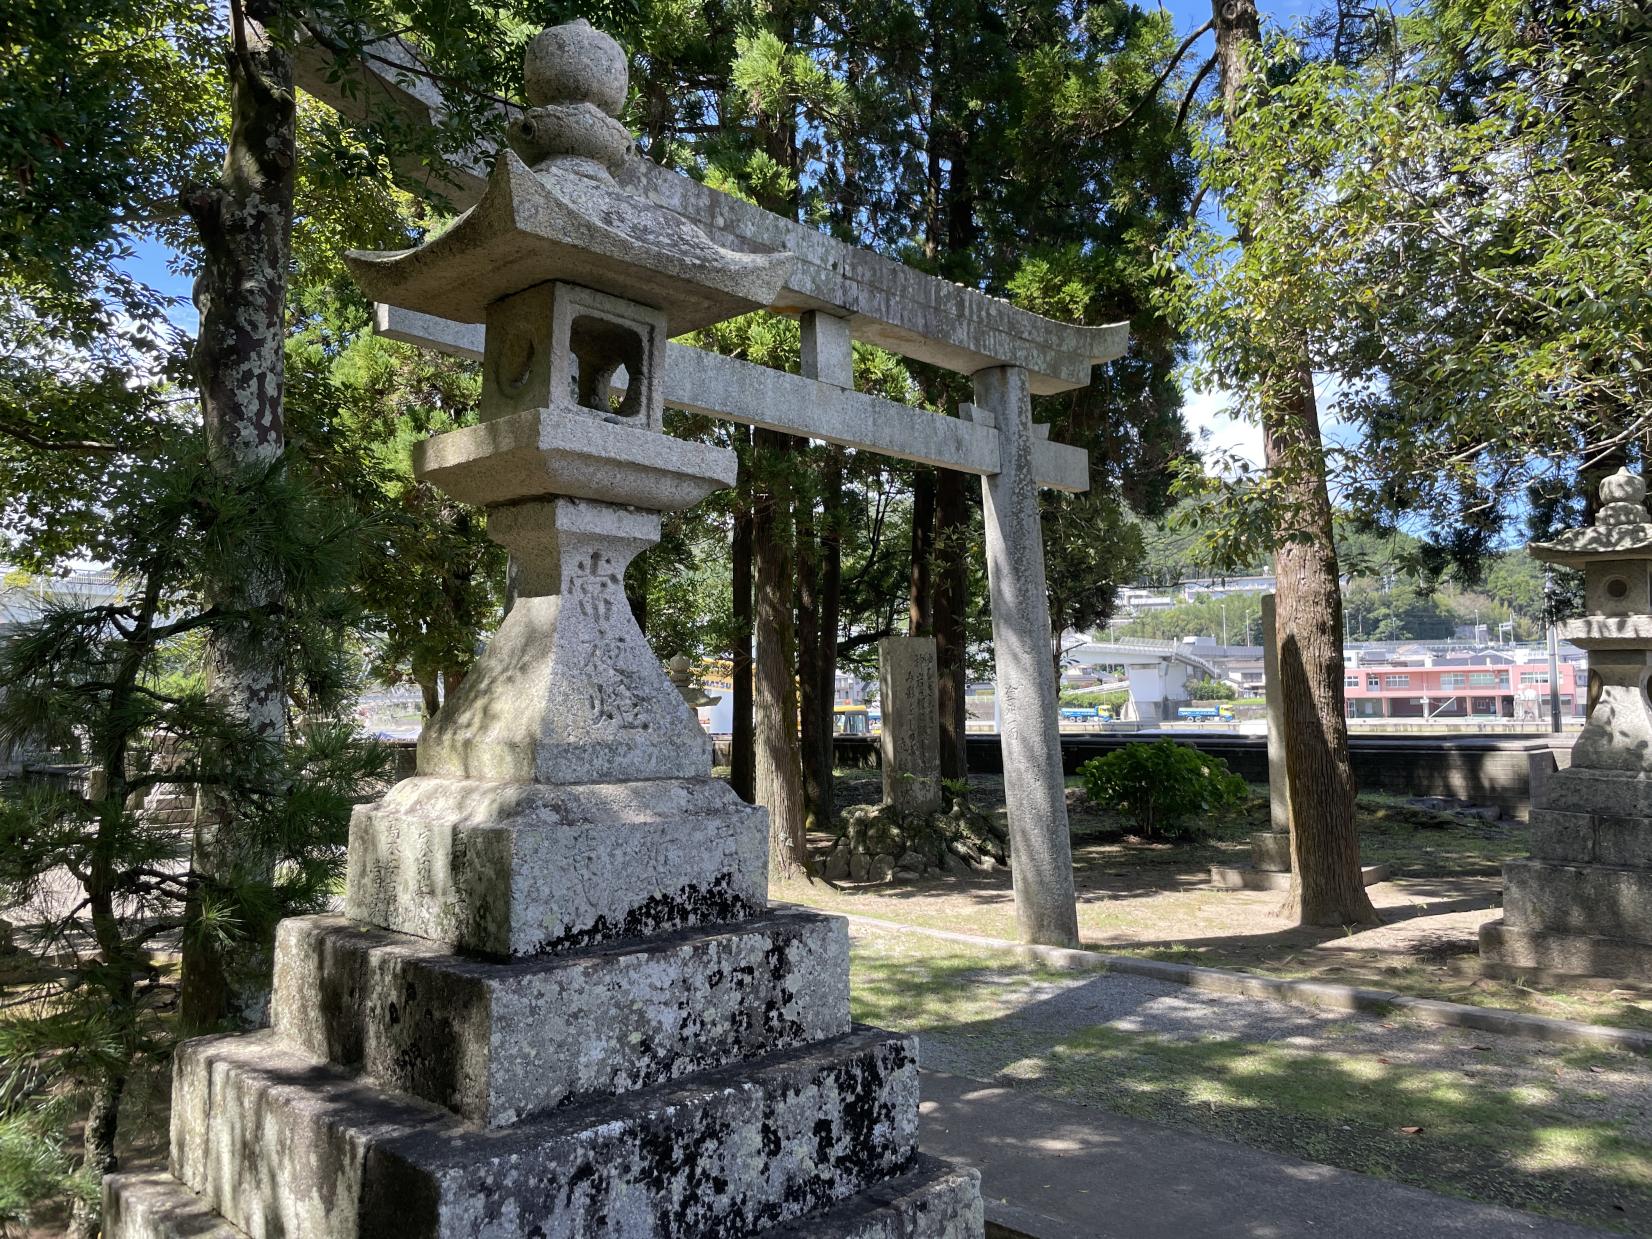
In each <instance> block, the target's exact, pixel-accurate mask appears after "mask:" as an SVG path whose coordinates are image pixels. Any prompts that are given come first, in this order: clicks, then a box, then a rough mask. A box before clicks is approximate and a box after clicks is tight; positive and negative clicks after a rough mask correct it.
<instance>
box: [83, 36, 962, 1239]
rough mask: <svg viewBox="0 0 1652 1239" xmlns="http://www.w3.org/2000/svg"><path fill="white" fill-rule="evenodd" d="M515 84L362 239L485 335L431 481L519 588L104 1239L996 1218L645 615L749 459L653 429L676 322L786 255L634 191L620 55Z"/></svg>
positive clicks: (927, 1231)
mask: <svg viewBox="0 0 1652 1239" xmlns="http://www.w3.org/2000/svg"><path fill="white" fill-rule="evenodd" d="M526 82H527V89H528V96H529V100H530V102H531V103H532V104H533V106H532V107H531V108H530V109H528V110H527V111H526V112H525V113H524V114H523V115H522V116H521V117H520V118H519V119H518V120H516V121H515V122H513V124H512V126H511V130H510V135H509V136H510V141H511V145H512V147H513V149H512V150H511V151H507V152H505V153H503V154H501V155H500V157H499V159H498V161H497V162H496V163H495V165H494V169H493V173H492V176H491V178H490V180H489V183H488V188H487V191H486V193H485V194H484V196H483V197H482V199H481V201H480V202H478V203H477V205H476V206H475V207H473V208H472V209H471V210H470V211H468V212H466V213H465V214H464V215H463V216H461V217H460V218H459V219H458V220H456V221H455V222H454V223H453V225H452V227H450V228H449V229H448V230H447V231H445V232H444V233H442V234H441V235H440V236H438V237H436V238H435V239H433V240H431V241H429V242H427V243H426V244H424V245H422V246H420V247H418V248H417V249H413V250H407V251H403V252H399V253H391V254H354V255H351V256H350V260H349V261H350V267H351V270H352V272H353V273H354V274H355V276H356V278H357V279H358V281H359V282H360V283H361V285H362V287H363V288H364V289H365V290H366V292H367V293H368V295H369V296H371V297H373V298H374V299H375V300H378V301H380V302H385V303H389V304H391V305H395V306H400V307H403V308H406V309H410V310H415V311H422V312H424V313H428V314H432V315H439V316H441V317H443V318H447V319H457V320H460V321H463V322H472V323H477V322H479V323H484V324H485V325H486V335H485V348H484V358H483V376H482V377H483V397H482V406H481V413H482V419H483V420H482V421H481V422H480V423H479V424H478V425H475V426H471V427H468V428H466V429H462V430H456V431H452V432H450V433H447V434H442V435H438V436H436V437H435V438H432V439H430V440H427V441H426V442H424V443H422V444H420V445H419V447H418V448H417V449H416V450H415V453H414V467H415V472H416V473H417V474H418V476H419V477H421V478H423V479H425V480H427V481H429V482H431V483H432V484H434V485H436V486H438V487H440V488H441V489H442V490H444V491H446V492H447V493H448V494H449V495H452V496H453V497H454V498H456V499H459V500H461V501H463V502H466V503H471V504H475V505H477V506H479V507H482V508H485V509H486V510H487V514H488V533H489V535H490V536H491V537H493V538H494V539H495V540H497V541H499V542H501V543H502V544H504V545H505V546H506V547H507V548H508V549H509V550H510V552H511V555H512V557H513V560H514V561H515V564H516V580H517V586H518V589H517V598H516V601H515V603H514V605H513V606H512V608H511V610H510V613H509V615H508V616H507V617H506V619H505V621H504V623H503V625H502V626H501V627H500V629H499V631H498V633H497V634H495V636H494V638H493V640H492V642H491V643H490V645H489V647H488V649H487V652H486V653H485V654H484V655H483V657H482V658H481V659H480V660H479V661H478V662H477V664H476V666H475V667H474V668H473V670H472V671H471V673H470V674H469V675H468V676H467V677H466V679H465V682H464V684H463V686H462V687H461V688H460V689H459V690H458V691H457V692H455V693H454V695H453V696H452V698H451V699H450V700H449V701H448V702H447V704H446V705H444V707H443V708H442V710H441V712H440V714H439V715H438V717H437V718H436V719H435V720H434V721H433V722H432V724H431V725H430V726H428V727H427V728H426V730H425V733H424V734H423V736H421V737H420V741H419V752H418V772H417V775H416V776H415V777H414V778H411V779H408V780H406V781H404V782H402V783H400V784H398V785H397V786H396V787H394V788H393V789H392V790H391V791H390V792H389V793H388V794H387V795H386V796H385V797H384V798H383V799H382V800H380V801H379V802H377V803H376V804H371V805H364V806H362V807H361V808H359V809H358V810H357V811H356V814H355V816H354V818H353V820H352V821H351V825H350V847H349V870H348V885H347V890H346V895H345V913H346V915H345V916H342V917H334V916H321V917H302V918H295V919H292V920H288V921H285V922H283V923H282V925H281V927H280V932H279V935H278V940H277V946H276V962H275V993H274V998H273V1002H272V1014H273V1027H272V1028H271V1029H270V1030H268V1031H267V1032H263V1033H255V1034H251V1035H249V1036H244V1037H230V1038H204V1039H201V1040H197V1041H191V1042H188V1043H186V1044H184V1045H183V1046H182V1047H180V1048H179V1050H178V1052H177V1055H176V1059H175V1071H174V1077H175V1083H174V1087H173V1094H172V1147H171V1154H172V1155H171V1174H170V1175H164V1174H163V1175H134V1176H115V1177H112V1178H111V1179H109V1180H108V1181H107V1183H106V1187H105V1192H106V1201H107V1212H106V1230H105V1234H107V1235H110V1236H113V1237H115V1239H126V1237H132V1236H160V1235H184V1234H188V1235H193V1236H200V1237H211V1239H232V1237H234V1236H251V1237H252V1239H275V1237H276V1236H283V1235H285V1236H294V1235H301V1236H305V1237H306V1239H362V1237H364V1236H369V1235H390V1234H396V1235H407V1236H431V1237H432V1239H434V1237H435V1236H442V1237H443V1239H461V1237H470V1239H484V1237H488V1239H492V1237H497V1239H505V1237H507V1236H512V1237H514V1236H522V1235H541V1236H547V1237H560V1239H584V1237H594V1236H598V1235H601V1236H613V1237H615V1239H668V1237H673V1239H674V1237H679V1236H680V1237H683V1239H687V1237H690V1236H706V1237H708V1239H709V1237H710V1236H723V1235H773V1236H774V1237H775V1239H781V1237H782V1236H800V1235H803V1234H808V1235H819V1236H826V1235H873V1234H877V1235H885V1234H887V1235H895V1234H899V1235H902V1236H908V1237H910V1239H930V1237H940V1236H946V1237H949V1239H976V1237H978V1236H980V1235H981V1233H982V1227H983V1221H982V1207H981V1199H980V1191H979V1178H978V1176H977V1175H976V1174H975V1172H974V1171H971V1170H967V1169H961V1168H956V1167H952V1166H949V1165H945V1164H943V1163H939V1162H936V1161H933V1160H931V1159H928V1158H925V1157H923V1156H921V1155H920V1154H919V1153H918V1152H917V1125H918V1077H917V1056H916V1046H915V1044H914V1042H913V1041H912V1039H911V1038H910V1037H905V1036H898V1035H893V1034H889V1033H883V1032H880V1031H877V1030H875V1029H867V1028H860V1027H851V1025H850V1022H849V1004H848V935H847V932H846V929H845V925H844V922H843V921H842V920H841V919H839V918H835V917H827V916H822V915H819V914H817V913H813V912H807V911H803V910H790V909H788V910H770V909H769V908H768V906H767V905H768V900H767V879H768V872H767V862H768V822H767V815H766V813H764V811H763V810H761V809H758V808H754V807H752V806H750V805H746V804H744V803H743V802H741V801H740V800H739V799H738V798H737V797H736V796H735V795H734V793H733V791H732V790H731V789H730V788H729V786H728V785H727V784H726V783H724V782H722V781H720V780H717V779H713V778H712V777H711V774H710V768H711V749H710V740H709V738H708V737H707V736H706V734H705V733H704V731H702V730H701V728H700V726H699V724H698V722H697V720H696V719H695V716H694V713H693V712H692V711H691V710H690V709H689V707H688V706H687V705H686V704H685V703H684V700H683V697H682V695H681V694H680V693H679V692H678V691H677V689H676V688H675V687H674V686H673V685H672V683H671V682H670V680H669V679H668V678H667V677H666V675H665V673H664V671H663V670H662V668H661V666H660V663H659V660H658V659H657V658H656V657H655V656H654V654H653V652H652V651H651V650H650V648H649V646H648V643H647V641H646V640H645V639H644V637H643V635H642V633H641V632H640V631H639V630H638V628H637V625H636V622H635V621H634V620H633V618H632V615H631V610H630V608H629V606H628V605H627V603H626V599H625V593H624V574H625V568H626V564H627V563H628V562H629V561H630V560H631V559H632V558H633V557H634V556H635V555H636V554H637V553H638V552H639V551H641V550H643V549H645V548H646V547H648V546H651V545H653V544H654V542H656V541H657V540H658V538H659V534H660V517H661V513H663V512H668V511H676V510H681V509H686V508H689V507H691V506H692V505H694V504H695V503H697V502H698V501H699V500H700V499H702V498H704V497H705V496H706V495H707V494H709V493H710V492H712V491H713V490H716V489H718V488H720V487H724V486H727V485H729V484H730V483H732V482H733V480H734V477H735V459H734V456H733V454H732V453H730V452H727V451H724V450H722V449H719V448H715V447H710V446H707V445H704V444H698V443H689V442H683V441H680V440H677V439H674V438H671V437H669V436H666V435H664V434H662V433H661V421H662V409H663V391H662V385H661V368H662V366H663V365H664V359H665V356H666V348H665V344H666V341H667V339H668V338H669V337H670V336H672V335H676V334H680V333H682V332H685V331H690V330H693V329H695V328H698V327H704V326H706V325H708V324H711V323H715V322H718V321H720V320H721V319H724V318H727V317H729V316H731V315H735V314H740V313H744V312H746V311H749V310H752V309H756V308H759V307H763V306H767V305H769V304H771V303H773V301H774V300H775V298H776V295H777V294H778V292H779V290H780V288H781V286H782V281H783V280H784V278H785V276H786V273H787V270H788V268H789V266H790V264H791V262H792V257H791V255H790V254H789V253H784V252H763V253H749V252H735V251H731V250H727V249H724V248H722V247H721V246H719V245H717V244H715V243H714V242H713V241H712V240H711V239H710V238H708V237H707V236H706V235H705V234H704V233H703V232H702V231H701V230H700V229H699V228H698V227H696V226H695V225H693V224H692V223H690V222H688V221H687V220H685V219H684V218H682V217H680V216H678V215H675V214H673V213H672V212H670V211H668V210H665V209H664V208H661V207H658V206H655V205H653V204H651V203H650V202H648V201H646V200H643V199H640V198H637V197H634V196H632V195H630V194H628V193H627V192H625V191H624V190H623V189H621V188H620V187H619V186H618V185H617V184H616V183H615V181H614V178H613V175H612V174H613V172H614V171H615V170H616V169H617V168H618V167H619V166H620V163H621V161H622V160H623V159H624V158H625V156H626V154H627V151H628V149H629V146H630V137H629V135H628V134H627V133H626V132H625V130H624V129H623V128H622V127H621V126H620V125H619V123H618V121H617V120H615V119H614V118H615V117H616V116H617V115H618V113H619V111H620V107H621V105H622V104H623V103H624V100H625V94H626V61H625V56H624V54H623V53H622V52H621V51H620V49H619V47H618V46H617V45H616V44H614V42H613V41H612V40H610V39H609V38H607V36H605V35H602V34H600V33H598V32H597V31H595V30H593V29H592V28H591V27H590V26H588V25H586V24H585V23H584V22H575V23H572V24H570V25H567V26H561V27H558V28H556V29H553V30H550V31H547V32H545V33H544V34H542V35H540V36H539V37H538V38H537V39H535V40H534V42H533V43H532V44H531V46H530V48H529V50H528V60H527V73H526ZM622 372H623V380H624V381H623V384H622V383H621V381H620V379H621V373H622Z"/></svg>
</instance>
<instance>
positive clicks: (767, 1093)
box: [171, 1029, 918, 1239]
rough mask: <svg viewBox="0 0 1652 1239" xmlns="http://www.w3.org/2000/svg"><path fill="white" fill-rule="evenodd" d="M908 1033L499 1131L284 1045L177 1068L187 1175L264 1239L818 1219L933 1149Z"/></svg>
mask: <svg viewBox="0 0 1652 1239" xmlns="http://www.w3.org/2000/svg"><path fill="white" fill-rule="evenodd" d="M916 1050H917V1047H916V1044H915V1043H914V1042H913V1040H912V1039H911V1038H909V1037H901V1036H895V1035H892V1034H889V1033H882V1032H878V1031H876V1030H874V1029H857V1030H855V1031H854V1032H851V1033H849V1034H847V1035H845V1036H843V1037H838V1038H834V1039H833V1040H831V1041H827V1042H823V1043H821V1044H819V1045H816V1046H812V1047H809V1048H806V1049H802V1050H788V1051H782V1052H780V1053H776V1054H773V1055H771V1056H769V1057H768V1058H766V1059H764V1060H762V1061H760V1062H757V1063H751V1064H742V1065H738V1066H733V1067H725V1068H720V1069H718V1070H716V1071H708V1072H703V1073H701V1074H699V1075H696V1076H693V1077H689V1078H687V1079H684V1080H681V1081H678V1082H675V1083H673V1084H669V1085H662V1086H658V1087H656V1088H652V1089H646V1090H642V1091H639V1092H635V1093H630V1094H627V1095H626V1096H623V1097H620V1098H615V1099H606V1100H604V1101H602V1102H599V1103H594V1104H592V1105H588V1106H581V1107H577V1108H571V1109H567V1110H563V1111H560V1112H558V1113H557V1114H555V1115H553V1116H551V1117H549V1118H547V1119H543V1120H539V1121H534V1122H526V1123H521V1124H518V1125H517V1126H515V1127H511V1128H506V1129H494V1130H481V1129H477V1128H476V1127H474V1126H470V1125H467V1124H464V1123H462V1122H460V1121H458V1120H456V1119H454V1118H453V1117H452V1116H451V1115H450V1114H448V1113H447V1112H446V1111H443V1110H439V1109H437V1108H435V1107H433V1106H429V1105H427V1104H425V1103H421V1102H416V1101H414V1100H412V1099H408V1098H402V1097H396V1096H393V1095H390V1094H386V1093H382V1092H378V1091H376V1090H374V1089H372V1088H369V1087H368V1086H366V1085H364V1084H362V1083H360V1082H359V1081H356V1080H354V1079H352V1078H350V1077H348V1076H346V1075H344V1074H343V1073H341V1072H339V1071H337V1070H336V1069H334V1068H330V1067H326V1066H323V1065H320V1064H317V1063H315V1062H313V1061H311V1060H309V1059H307V1058H305V1057H304V1056H302V1055H299V1054H297V1053H295V1052H294V1051H293V1050H291V1049H290V1048H289V1047H287V1046H286V1045H284V1044H282V1043H281V1042H280V1041H279V1040H278V1039H277V1038H275V1037H274V1036H273V1035H271V1034H267V1033H264V1034H252V1035H250V1036H239V1037H208V1038H202V1039H200V1040H196V1041H190V1042H186V1043H185V1044H184V1045H182V1046H180V1047H179V1049H178V1051H177V1054H176V1056H175V1066H174V1080H173V1088H172V1167H171V1168H172V1172H173V1174H174V1175H175V1176H176V1177H177V1178H178V1179H179V1180H180V1181H181V1182H182V1183H183V1184H184V1185H185V1186H187V1187H189V1188H191V1189H193V1190H194V1191H196V1192H198V1193H199V1194H200V1195H201V1197H202V1198H203V1200H204V1201H205V1202H206V1204H208V1205H209V1206H210V1207H211V1208H212V1209H214V1210H215V1211H217V1212H218V1213H220V1214H222V1215H223V1216H224V1217H225V1218H226V1219H227V1220H228V1221H229V1222H230V1223H232V1224H233V1225H235V1226H238V1227H240V1228H241V1229H242V1230H244V1231H246V1232H247V1234H248V1235H249V1236H251V1239H278V1237H286V1236H303V1237H304V1239H365V1237H366V1236H390V1235H394V1236H396V1239H483V1237H486V1239H506V1237H507V1236H509V1237H512V1239H515V1237H518V1236H522V1235H528V1234H533V1235H539V1236H542V1239H588V1237H589V1236H594V1235H624V1236H635V1237H636V1239H668V1237H670V1239H695V1237H697V1236H712V1235H717V1236H723V1235H733V1234H750V1233H753V1232H756V1231H761V1230H763V1229H765V1228H768V1227H773V1226H777V1225H779V1224H781V1223H783V1222H786V1221H790V1220H793V1219H796V1218H800V1217H802V1216H803V1215H805V1214H808V1213H812V1212H815V1211H818V1210H820V1209H823V1208H826V1207H828V1206H830V1205H833V1204H835V1203H836V1202H838V1201H840V1200H845V1199H847V1198H848V1197H851V1196H854V1195H856V1194H857V1193H859V1192H861V1191H864V1190H865V1189H866V1188H868V1187H870V1186H872V1185H874V1184H876V1183H879V1182H881V1181H882V1180H884V1179H886V1178H889V1177H890V1176H892V1175H895V1174H898V1173H900V1172H902V1171H903V1170H904V1169H905V1168H906V1167H907V1166H908V1164H909V1163H910V1160H911V1158H912V1156H913V1154H914V1152H915V1151H916V1145H917V1126H918V1072H917V1055H916Z"/></svg>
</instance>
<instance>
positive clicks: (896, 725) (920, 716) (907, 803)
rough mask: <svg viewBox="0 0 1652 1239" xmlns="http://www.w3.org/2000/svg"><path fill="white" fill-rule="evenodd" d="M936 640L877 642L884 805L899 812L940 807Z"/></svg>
mask: <svg viewBox="0 0 1652 1239" xmlns="http://www.w3.org/2000/svg"><path fill="white" fill-rule="evenodd" d="M938 679H939V672H938V670H937V664H936V660H935V638H934V637H885V638H883V640H881V641H879V642H878V703H879V708H880V709H881V710H882V712H883V729H882V731H881V732H879V738H878V747H879V751H880V754H881V759H882V765H883V801H884V803H885V804H888V805H892V806H894V807H895V808H896V809H899V810H900V811H901V812H902V813H908V814H922V813H935V812H938V811H939V810H940V808H941V706H940V698H939V696H938V695H937V687H938V685H937V681H938Z"/></svg>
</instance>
